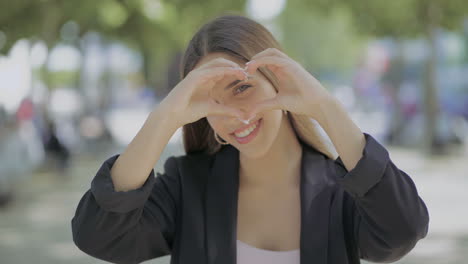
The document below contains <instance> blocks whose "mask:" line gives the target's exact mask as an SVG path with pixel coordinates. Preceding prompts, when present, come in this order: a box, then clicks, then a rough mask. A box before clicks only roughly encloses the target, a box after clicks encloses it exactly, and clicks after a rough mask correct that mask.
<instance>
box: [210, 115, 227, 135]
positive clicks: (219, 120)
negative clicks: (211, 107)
mask: <svg viewBox="0 0 468 264" xmlns="http://www.w3.org/2000/svg"><path fill="white" fill-rule="evenodd" d="M206 119H207V120H208V123H209V124H210V126H211V128H212V129H213V130H214V131H215V132H216V133H218V134H219V135H223V134H225V130H226V129H225V126H224V123H225V120H224V118H223V117H221V116H209V117H206Z"/></svg>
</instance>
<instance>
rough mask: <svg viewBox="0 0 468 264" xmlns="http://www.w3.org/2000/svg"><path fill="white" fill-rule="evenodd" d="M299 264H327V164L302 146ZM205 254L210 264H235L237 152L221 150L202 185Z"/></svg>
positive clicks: (328, 193)
mask: <svg viewBox="0 0 468 264" xmlns="http://www.w3.org/2000/svg"><path fill="white" fill-rule="evenodd" d="M301 144H302V150H303V152H302V164H301V188H300V192H301V193H300V196H301V237H300V252H301V253H300V254H301V264H305V263H311V262H313V263H317V264H326V263H327V254H328V252H327V249H328V223H329V220H330V219H329V207H330V203H331V198H332V192H331V188H326V186H327V183H328V180H327V176H328V175H327V173H328V172H329V171H328V170H327V168H328V167H327V163H326V160H325V157H324V156H323V155H322V154H321V153H319V152H317V151H316V150H315V149H313V148H311V147H310V146H307V145H306V144H304V143H302V142H301ZM206 187H207V189H206V197H205V199H206V200H205V205H206V229H205V230H206V239H207V240H206V243H207V244H206V250H207V252H206V254H207V257H208V263H210V264H236V256H237V252H236V250H237V203H238V191H239V151H238V150H237V149H236V148H235V147H233V146H230V145H227V146H224V147H223V149H222V150H220V152H218V153H217V154H216V155H215V158H214V163H213V166H212V168H211V173H210V175H209V176H208V180H207V183H206Z"/></svg>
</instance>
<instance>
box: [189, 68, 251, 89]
mask: <svg viewBox="0 0 468 264" xmlns="http://www.w3.org/2000/svg"><path fill="white" fill-rule="evenodd" d="M228 76H233V77H236V78H237V79H238V80H244V79H245V78H246V75H245V73H244V71H243V70H242V69H241V68H233V67H217V68H212V69H205V70H201V71H199V72H197V77H196V78H197V81H196V82H197V84H198V85H200V84H206V83H208V82H211V84H215V83H216V82H219V81H220V80H222V79H223V78H226V77H228Z"/></svg>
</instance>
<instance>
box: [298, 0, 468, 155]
mask: <svg viewBox="0 0 468 264" xmlns="http://www.w3.org/2000/svg"><path fill="white" fill-rule="evenodd" d="M304 3H305V5H306V6H308V7H309V8H314V9H320V10H322V11H327V12H329V10H332V9H334V8H342V7H346V8H348V9H349V10H350V11H351V13H352V18H353V21H354V24H355V25H356V26H357V29H358V30H359V31H360V32H361V33H363V34H366V35H371V36H376V37H392V38H394V39H395V40H396V42H397V43H401V40H402V39H404V38H414V37H422V38H424V39H426V41H427V44H428V53H427V60H426V62H425V66H424V67H425V69H424V72H425V74H424V82H423V83H424V85H423V87H424V89H423V94H422V95H423V102H424V103H423V107H424V116H425V127H424V130H425V139H424V149H425V152H426V153H428V154H435V153H438V152H440V151H441V150H442V149H441V145H440V142H439V139H438V135H437V127H438V126H437V119H438V118H437V117H438V115H439V104H438V96H437V90H438V89H437V80H436V76H437V73H436V66H437V48H436V36H437V31H438V30H440V29H446V30H461V29H462V28H463V23H462V22H463V20H464V19H466V18H467V15H468V4H467V3H466V1H465V0H392V1H386V0H315V1H305V2H304ZM398 50H400V51H401V48H397V51H398ZM402 59H403V56H402V55H401V54H397V55H396V60H402ZM395 64H397V65H402V62H401V61H399V62H398V61H396V62H395ZM397 79H398V78H397ZM399 82H401V80H400V81H398V80H396V82H395V85H396V86H395V89H397V91H396V93H397V92H398V90H399Z"/></svg>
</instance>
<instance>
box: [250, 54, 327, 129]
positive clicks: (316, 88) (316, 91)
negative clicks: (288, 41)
mask: <svg viewBox="0 0 468 264" xmlns="http://www.w3.org/2000/svg"><path fill="white" fill-rule="evenodd" d="M246 65H247V66H246V67H245V71H246V72H247V73H248V74H253V73H255V71H256V70H257V69H258V67H262V66H265V67H267V68H268V69H269V70H270V71H272V72H273V73H274V75H275V76H276V78H277V81H278V84H279V87H278V93H277V94H276V96H275V97H274V98H272V99H268V100H265V101H263V102H260V103H259V104H257V105H255V106H253V107H252V109H251V110H250V111H249V117H248V120H250V119H252V118H253V117H254V116H255V115H256V114H257V113H259V112H262V111H265V110H273V109H284V110H287V111H290V112H293V113H296V114H302V115H307V116H310V117H312V118H314V119H317V118H319V115H320V105H322V104H326V103H327V102H328V101H327V100H329V99H330V98H332V95H331V94H330V93H329V92H328V91H327V90H326V89H325V88H324V87H323V86H322V85H321V84H320V82H319V81H318V80H317V79H315V78H314V77H313V76H312V75H311V74H310V73H309V72H307V71H306V70H305V69H304V68H303V67H302V66H301V65H300V64H299V63H298V62H296V61H294V60H293V59H291V58H289V57H288V56H287V55H286V54H284V53H283V52H281V51H280V50H278V49H275V48H268V49H266V50H264V51H262V52H260V53H258V54H256V55H255V56H253V57H252V59H251V60H250V61H249V62H247V63H246Z"/></svg>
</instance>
